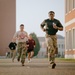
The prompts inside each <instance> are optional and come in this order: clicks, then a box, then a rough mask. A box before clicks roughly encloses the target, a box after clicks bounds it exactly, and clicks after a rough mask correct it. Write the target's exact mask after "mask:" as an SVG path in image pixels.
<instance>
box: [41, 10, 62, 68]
mask: <svg viewBox="0 0 75 75" xmlns="http://www.w3.org/2000/svg"><path fill="white" fill-rule="evenodd" d="M48 15H49V19H45V20H44V21H43V22H42V23H41V28H42V30H43V31H44V32H46V44H47V50H48V59H49V61H50V64H52V69H54V68H55V66H56V63H55V54H57V53H58V48H57V36H56V33H57V32H58V30H60V31H63V26H62V24H61V23H60V21H59V20H57V19H55V18H54V16H55V12H54V11H50V12H49V13H48Z"/></svg>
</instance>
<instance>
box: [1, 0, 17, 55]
mask: <svg viewBox="0 0 75 75" xmlns="http://www.w3.org/2000/svg"><path fill="white" fill-rule="evenodd" d="M15 31H16V0H0V56H4V55H5V54H6V52H7V51H9V48H8V44H9V43H10V42H11V40H12V37H13V35H14V33H15Z"/></svg>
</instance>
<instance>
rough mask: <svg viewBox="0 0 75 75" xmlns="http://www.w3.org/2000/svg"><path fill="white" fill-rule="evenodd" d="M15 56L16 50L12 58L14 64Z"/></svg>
mask: <svg viewBox="0 0 75 75" xmlns="http://www.w3.org/2000/svg"><path fill="white" fill-rule="evenodd" d="M15 56H16V50H13V57H12V61H13V62H14V59H15Z"/></svg>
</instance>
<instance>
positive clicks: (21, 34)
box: [13, 31, 28, 42]
mask: <svg viewBox="0 0 75 75" xmlns="http://www.w3.org/2000/svg"><path fill="white" fill-rule="evenodd" d="M13 38H16V39H17V42H26V41H27V40H28V34H27V32H26V31H17V32H16V33H15V34H14V37H13Z"/></svg>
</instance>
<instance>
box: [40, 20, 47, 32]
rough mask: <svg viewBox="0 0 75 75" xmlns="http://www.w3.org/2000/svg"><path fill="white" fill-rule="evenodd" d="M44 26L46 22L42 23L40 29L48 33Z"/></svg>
mask: <svg viewBox="0 0 75 75" xmlns="http://www.w3.org/2000/svg"><path fill="white" fill-rule="evenodd" d="M44 26H45V20H44V21H43V22H42V23H41V25H40V27H41V29H42V30H43V31H46V29H44Z"/></svg>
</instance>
